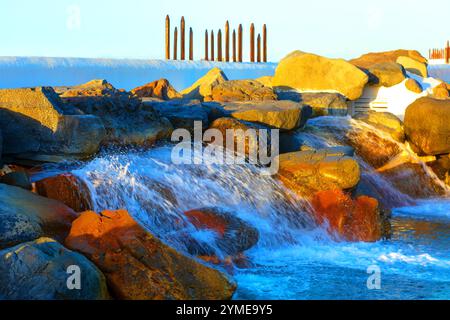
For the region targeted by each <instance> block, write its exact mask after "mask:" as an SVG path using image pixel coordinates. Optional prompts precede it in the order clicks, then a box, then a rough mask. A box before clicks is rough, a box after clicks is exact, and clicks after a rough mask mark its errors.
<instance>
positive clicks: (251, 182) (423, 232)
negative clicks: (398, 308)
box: [73, 119, 450, 299]
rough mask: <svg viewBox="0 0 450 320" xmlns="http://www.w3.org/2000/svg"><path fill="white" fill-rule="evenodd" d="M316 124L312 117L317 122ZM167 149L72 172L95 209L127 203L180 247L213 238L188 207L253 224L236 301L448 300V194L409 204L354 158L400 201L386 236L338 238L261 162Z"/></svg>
mask: <svg viewBox="0 0 450 320" xmlns="http://www.w3.org/2000/svg"><path fill="white" fill-rule="evenodd" d="M323 121H327V120H326V119H325V120H323ZM348 121H349V120H348V119H347V123H348ZM321 124H322V125H323V123H314V122H313V126H316V128H317V127H320V125H321ZM353 125H355V124H353ZM358 125H359V124H358ZM313 129H314V128H309V129H307V130H306V132H303V133H302V136H301V137H302V139H304V140H305V139H306V140H308V142H309V144H311V145H314V146H315V147H319V146H326V145H336V144H339V141H337V140H336V139H334V138H331V137H326V136H321V135H320V134H317V132H314V130H313ZM369 129H370V130H373V128H369ZM338 140H339V139H338ZM402 148H405V147H404V146H402ZM171 150H172V148H171V146H160V147H157V148H154V149H152V150H149V151H131V152H126V153H123V152H122V153H105V154H103V155H100V156H99V157H97V158H96V159H94V160H92V161H90V162H88V163H86V164H82V165H81V166H79V167H78V168H76V169H75V170H73V173H74V174H76V175H78V176H79V177H80V178H82V179H83V180H84V181H86V183H87V184H88V186H89V188H90V191H91V194H92V196H93V199H94V203H95V207H96V208H95V209H96V210H103V209H119V208H126V209H128V210H129V212H130V213H131V214H133V215H134V217H135V218H136V219H138V220H139V221H140V222H141V223H142V224H143V225H144V226H145V227H147V228H148V229H149V230H150V231H152V232H153V233H155V234H157V235H158V236H159V237H160V238H161V239H163V241H165V242H166V243H168V244H169V245H171V246H174V247H175V248H177V249H178V250H180V251H183V252H187V251H188V249H187V248H188V247H189V245H190V244H191V243H192V241H194V242H195V243H197V244H198V245H205V246H206V245H208V246H211V244H214V240H215V237H214V234H211V233H208V232H199V231H197V230H196V229H195V228H194V227H193V226H192V225H190V224H189V222H188V221H186V220H185V219H184V216H183V214H182V213H183V212H184V211H186V210H190V209H196V208H201V207H205V206H218V207H221V208H227V209H229V210H230V211H231V212H234V213H235V214H236V215H237V216H239V217H240V218H242V219H243V220H245V221H247V222H248V223H250V224H251V225H253V226H255V227H256V228H257V229H258V230H259V233H260V240H259V242H258V244H257V245H256V246H255V247H253V248H252V249H250V250H249V251H248V252H247V253H246V254H247V256H248V258H249V259H250V261H251V262H252V263H251V266H250V267H248V268H242V269H239V268H236V269H235V270H234V273H233V274H232V277H233V278H234V279H235V280H236V281H237V284H238V290H237V292H236V295H235V298H236V299H442V298H445V299H449V298H450V250H449V247H450V214H449V212H450V201H447V200H446V199H445V198H441V199H439V200H426V201H416V200H415V199H412V198H411V197H409V196H406V195H405V194H403V193H401V192H399V191H398V190H397V189H396V188H395V187H394V186H393V185H392V183H391V182H390V181H388V180H386V179H385V178H383V177H382V176H381V175H380V174H378V173H377V172H375V171H374V170H373V169H372V167H371V166H370V165H369V164H367V163H366V162H365V161H364V160H363V159H362V158H360V157H358V160H359V162H360V164H361V167H362V171H363V172H362V175H363V176H364V177H365V178H366V180H368V181H371V184H372V185H374V186H375V188H376V189H378V191H379V192H380V193H382V194H383V195H384V196H386V197H390V198H391V199H390V200H391V201H390V203H393V204H395V206H396V207H398V208H395V209H394V210H393V219H392V225H393V236H392V238H391V239H389V240H383V241H379V242H377V243H348V242H336V241H333V240H332V239H330V238H329V237H328V236H327V234H326V233H325V232H324V231H323V229H322V228H321V227H320V226H316V225H315V224H314V222H313V221H312V219H311V218H310V216H309V214H308V210H309V205H308V203H307V202H306V201H303V200H302V199H299V198H296V196H295V195H293V194H291V193H290V192H289V191H288V190H286V189H285V188H284V187H283V186H282V185H281V184H280V183H279V182H277V181H276V180H274V179H272V178H271V177H268V176H263V175H260V174H259V169H258V168H256V167H254V166H251V165H215V164H203V165H174V164H173V163H172V162H171ZM432 178H435V177H432ZM180 221H183V223H180ZM213 247H215V250H216V254H217V255H218V256H221V255H223V253H222V252H220V249H218V248H217V247H216V246H214V245H213ZM373 265H376V266H378V267H379V268H380V270H381V289H379V290H369V289H368V288H367V279H368V277H369V276H370V275H369V274H368V273H367V269H368V268H369V267H370V266H373Z"/></svg>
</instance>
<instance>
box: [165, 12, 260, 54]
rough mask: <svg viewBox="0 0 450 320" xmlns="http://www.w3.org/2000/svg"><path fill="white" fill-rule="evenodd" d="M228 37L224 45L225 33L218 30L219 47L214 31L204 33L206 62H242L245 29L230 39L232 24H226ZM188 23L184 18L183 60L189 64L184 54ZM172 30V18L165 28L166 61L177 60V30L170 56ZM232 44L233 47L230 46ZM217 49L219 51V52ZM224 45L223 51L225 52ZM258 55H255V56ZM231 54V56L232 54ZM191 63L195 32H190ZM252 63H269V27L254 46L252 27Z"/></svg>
mask: <svg viewBox="0 0 450 320" xmlns="http://www.w3.org/2000/svg"><path fill="white" fill-rule="evenodd" d="M224 31H225V35H224V41H223V38H222V30H221V29H219V30H218V32H217V43H216V44H215V43H214V42H215V39H216V38H215V36H214V30H211V32H210V33H208V30H205V44H204V49H205V54H204V57H203V59H204V60H206V61H223V62H231V61H232V62H243V27H242V24H239V26H238V27H237V32H236V29H233V32H232V35H231V37H230V23H229V22H228V21H227V22H226V23H225V28H224ZM185 32H186V22H185V20H184V17H181V21H180V48H179V50H180V60H186V56H185V50H186V39H185ZM171 33H172V30H171V27H170V17H169V15H167V16H166V25H165V39H166V43H165V57H166V60H171V59H172V60H178V27H175V28H174V30H173V54H172V56H171V50H170V49H171V48H170V46H171V39H170V36H171ZM230 43H231V45H230ZM216 45H217V51H216V50H215V49H216ZM223 45H224V50H225V51H223V50H222V49H223ZM216 52H217V54H216ZM255 52H256V55H255ZM230 53H231V54H230ZM189 60H194V31H193V30H192V28H189ZM249 61H250V62H267V26H266V25H265V24H264V25H263V27H262V38H261V34H260V33H258V36H257V38H256V46H255V25H254V24H253V23H252V24H251V25H250V56H249Z"/></svg>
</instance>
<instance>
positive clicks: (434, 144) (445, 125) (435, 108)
mask: <svg viewBox="0 0 450 320" xmlns="http://www.w3.org/2000/svg"><path fill="white" fill-rule="evenodd" d="M404 123H405V133H406V136H407V139H408V140H409V142H410V143H411V145H412V147H413V148H414V149H415V151H416V152H418V153H420V154H426V155H438V154H446V153H450V100H438V99H433V98H430V97H423V98H419V99H417V100H416V101H415V102H413V103H412V104H411V105H410V106H408V108H407V109H406V112H405V120H404Z"/></svg>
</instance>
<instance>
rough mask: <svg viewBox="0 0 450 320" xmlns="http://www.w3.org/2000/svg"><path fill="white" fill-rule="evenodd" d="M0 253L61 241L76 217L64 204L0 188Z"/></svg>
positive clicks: (31, 194) (23, 191)
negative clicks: (24, 245) (38, 241)
mask: <svg viewBox="0 0 450 320" xmlns="http://www.w3.org/2000/svg"><path fill="white" fill-rule="evenodd" d="M0 203H1V206H0V249H2V248H6V247H11V246H14V245H16V244H19V243H22V242H26V241H33V240H36V239H37V238H39V237H43V236H48V237H52V238H55V239H57V240H62V239H64V238H65V237H66V236H67V234H68V232H69V230H70V226H71V223H72V221H73V220H75V219H76V217H77V214H76V213H75V212H74V211H73V210H72V209H70V208H68V207H67V206H65V205H64V204H62V203H60V202H58V201H55V200H51V199H47V198H44V197H41V196H38V195H35V194H34V193H31V192H29V191H26V190H23V189H21V188H17V187H12V186H8V185H5V184H0Z"/></svg>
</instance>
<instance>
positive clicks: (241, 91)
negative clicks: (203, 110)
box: [204, 80, 277, 102]
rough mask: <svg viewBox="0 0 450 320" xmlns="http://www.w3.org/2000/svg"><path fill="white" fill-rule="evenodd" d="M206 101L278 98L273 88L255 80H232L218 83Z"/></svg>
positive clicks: (206, 97)
mask: <svg viewBox="0 0 450 320" xmlns="http://www.w3.org/2000/svg"><path fill="white" fill-rule="evenodd" d="M204 100H205V101H220V102H233V101H266V100H277V95H276V94H275V93H274V92H273V90H272V88H270V87H266V86H264V85H262V84H261V83H259V82H258V81H253V80H232V81H225V82H221V83H218V84H216V85H214V86H213V87H212V90H211V96H205V99H204Z"/></svg>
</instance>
